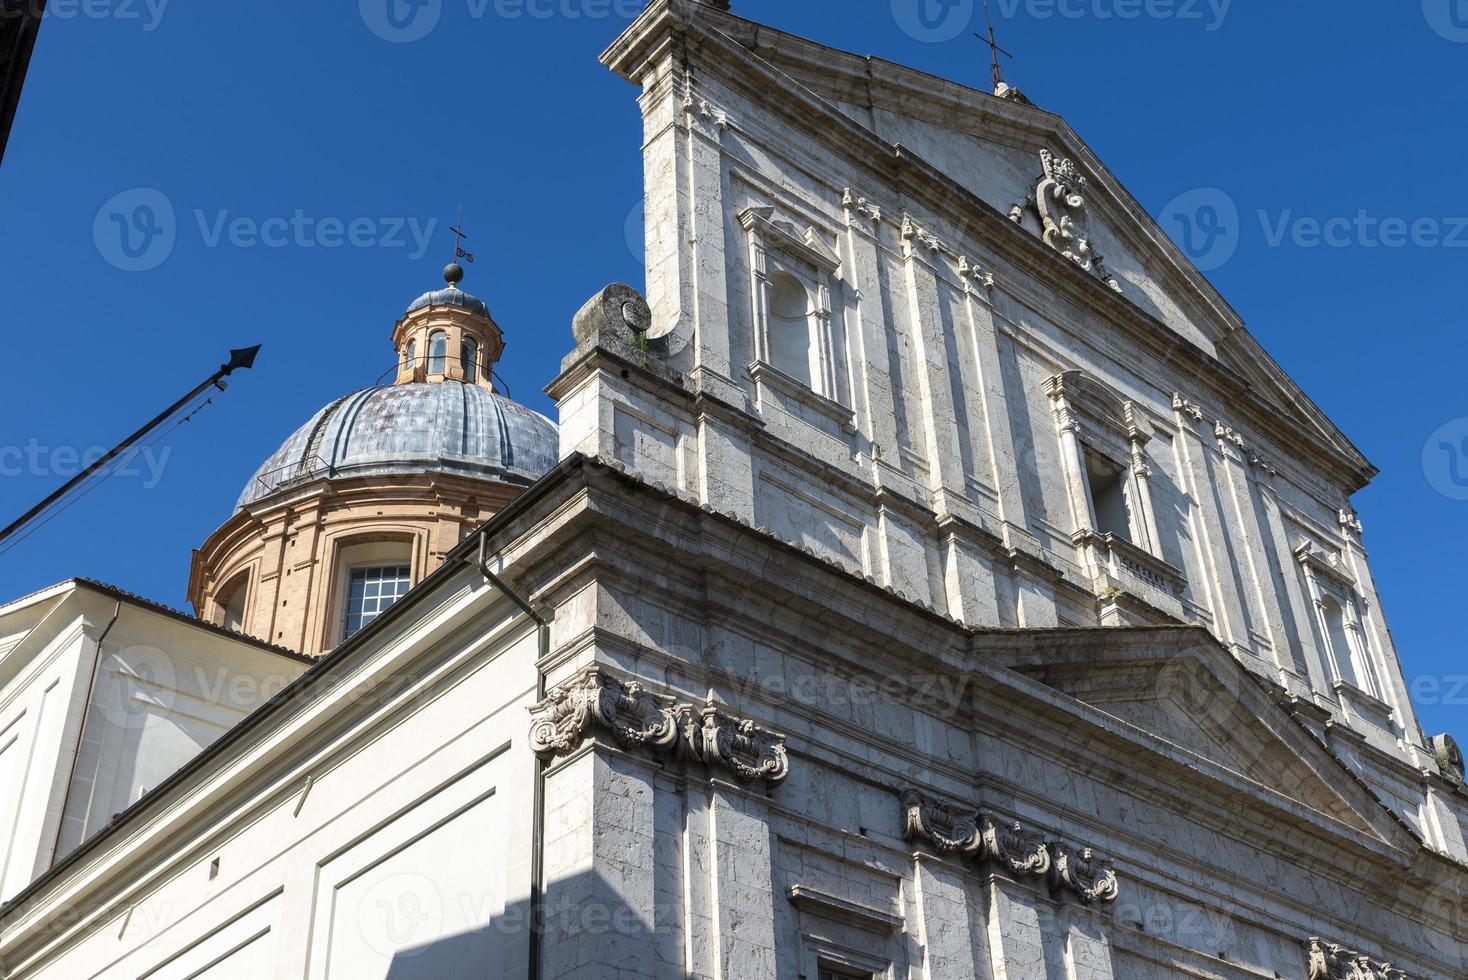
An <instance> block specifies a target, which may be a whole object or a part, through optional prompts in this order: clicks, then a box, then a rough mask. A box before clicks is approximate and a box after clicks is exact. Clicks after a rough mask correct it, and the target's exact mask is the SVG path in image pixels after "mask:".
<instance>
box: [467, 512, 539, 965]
mask: <svg viewBox="0 0 1468 980" xmlns="http://www.w3.org/2000/svg"><path fill="white" fill-rule="evenodd" d="M469 563H470V564H472V565H473V566H474V567H475V568H477V569H478V570H479V574H481V575H483V576H484V579H485V581H487V582H488V583H489V584H490V585H492V586H494V587H495V588H496V589H498V590H499V592H500V593H501V594H502V595H504V596H506V597H508V598H509V600H510V601H511V602H513V603H514V604H515V605H517V606H519V607H520V609H521V610H523V611H524V613H525V615H527V616H529V617H530V618H531V620H532V621H533V622H534V623H535V625H536V634H537V636H538V638H539V645H538V651H537V655H536V658H535V700H536V702H537V703H539V702H540V701H543V700H545V693H546V684H545V671H544V670H542V669H541V666H540V665H541V664H542V663H544V662H545V657H546V654H548V653H550V624H549V623H548V622H546V620H545V617H543V616H542V615H540V613H539V612H537V611H536V610H535V607H534V606H532V605H531V604H530V600H528V599H526V598H525V597H524V596H522V595H521V594H520V593H519V592H517V591H515V590H514V589H512V588H511V587H510V586H509V584H508V583H506V582H505V580H504V579H502V578H500V577H499V576H498V575H496V574H495V572H494V569H492V568H490V567H489V532H488V531H480V532H479V549H478V552H477V554H476V556H475V557H474V558H473V559H471V560H470V561H469ZM531 811H532V815H531V828H530V949H529V951H528V952H529V963H528V967H529V969H528V971H527V972H528V975H529V978H530V980H541V971H542V967H541V962H540V941H541V935H542V933H543V923H542V922H541V901H542V896H543V894H544V889H545V847H544V843H545V762H544V761H543V760H541V759H536V760H535V784H534V788H533V790H532V799H531Z"/></svg>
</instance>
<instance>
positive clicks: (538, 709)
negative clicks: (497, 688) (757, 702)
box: [530, 667, 790, 789]
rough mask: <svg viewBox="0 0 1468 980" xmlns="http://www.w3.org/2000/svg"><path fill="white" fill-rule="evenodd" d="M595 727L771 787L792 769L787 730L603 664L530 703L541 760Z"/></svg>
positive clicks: (575, 744)
mask: <svg viewBox="0 0 1468 980" xmlns="http://www.w3.org/2000/svg"><path fill="white" fill-rule="evenodd" d="M597 732H605V733H606V734H608V735H610V736H611V737H612V739H614V740H615V741H616V743H617V744H618V745H619V746H621V747H622V748H624V749H631V750H642V751H645V752H647V753H649V754H651V755H653V756H656V757H660V758H663V759H668V760H674V759H692V760H694V761H697V762H699V763H702V764H703V765H705V766H708V767H710V768H715V767H717V768H722V769H726V770H728V771H729V772H731V773H733V775H734V777H735V778H736V779H738V780H739V781H740V782H744V783H757V784H760V785H763V786H765V787H767V788H771V789H773V788H774V787H775V786H778V785H779V784H780V783H781V782H783V781H784V779H785V777H786V776H788V775H789V774H790V757H789V754H788V753H787V752H786V750H785V736H784V735H781V734H778V733H776V732H771V731H769V730H767V729H764V728H761V727H759V726H758V725H756V724H755V723H754V722H752V721H750V720H748V719H745V718H738V717H735V716H733V715H731V714H729V713H727V712H725V711H724V710H723V709H722V708H721V707H719V706H718V705H717V704H715V703H714V702H713V700H712V698H710V700H709V701H708V702H706V703H705V704H704V706H703V707H702V708H694V707H692V706H691V705H688V704H684V703H680V702H677V701H675V700H674V699H673V698H671V697H668V696H666V695H661V694H654V693H653V692H651V691H648V690H646V689H645V688H644V687H643V686H642V685H641V684H639V683H637V682H635V681H623V680H621V679H619V678H616V677H613V676H612V675H611V674H608V673H607V672H606V671H604V670H603V669H602V668H601V667H589V668H587V669H586V670H584V671H582V672H581V673H580V674H578V675H576V676H575V677H573V678H571V679H570V680H568V681H566V682H565V683H563V684H561V685H559V686H558V687H556V688H555V689H554V690H553V691H551V692H550V693H549V694H548V695H547V696H546V697H545V699H544V700H542V701H541V702H540V703H539V704H537V705H535V706H534V707H532V708H531V709H530V748H531V751H533V752H534V753H535V754H536V755H538V756H540V757H541V758H542V759H547V760H549V759H555V758H558V757H563V756H567V755H570V754H571V753H573V752H575V751H576V750H577V749H579V748H580V747H581V745H582V744H583V743H584V742H585V741H586V740H587V739H588V738H590V737H592V736H593V735H595V734H596V733H597Z"/></svg>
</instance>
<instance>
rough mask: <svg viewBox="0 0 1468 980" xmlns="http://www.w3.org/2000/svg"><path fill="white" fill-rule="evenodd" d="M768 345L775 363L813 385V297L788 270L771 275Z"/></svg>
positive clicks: (787, 372)
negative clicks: (811, 331) (811, 299)
mask: <svg viewBox="0 0 1468 980" xmlns="http://www.w3.org/2000/svg"><path fill="white" fill-rule="evenodd" d="M769 349H770V365H771V366H772V367H774V368H776V369H777V370H779V371H781V372H782V373H784V374H788V375H789V376H790V377H792V378H794V379H795V380H796V381H799V382H800V383H801V384H803V385H805V386H806V387H807V388H808V387H810V384H811V370H810V349H811V344H810V297H809V296H808V295H807V294H806V291H805V287H804V286H802V285H801V284H800V280H798V279H796V278H795V277H794V276H792V275H790V274H789V273H787V272H777V273H775V274H774V275H773V276H772V277H771V278H770V326H769Z"/></svg>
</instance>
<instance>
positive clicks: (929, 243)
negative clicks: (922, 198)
mask: <svg viewBox="0 0 1468 980" xmlns="http://www.w3.org/2000/svg"><path fill="white" fill-rule="evenodd" d="M914 239H916V240H917V241H918V242H920V243H921V244H922V246H923V247H924V248H926V249H927V250H928V251H929V252H932V253H934V254H937V253H938V252H941V251H943V250H944V246H943V242H942V241H941V240H940V239H939V238H938V236H937V235H934V234H931V233H929V232H928V231H927V229H925V228H923V227H922V226H921V225H919V224H918V223H917V222H916V221H913V220H912V215H910V214H904V215H903V216H902V240H903V241H904V242H907V243H908V247H909V248H911V246H912V241H913V240H914Z"/></svg>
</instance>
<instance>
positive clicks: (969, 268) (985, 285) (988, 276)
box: [958, 255, 994, 291]
mask: <svg viewBox="0 0 1468 980" xmlns="http://www.w3.org/2000/svg"><path fill="white" fill-rule="evenodd" d="M958 278H960V279H962V280H963V281H964V282H965V283H972V284H973V285H975V286H978V287H979V288H980V289H983V290H986V291H987V290H990V289H993V288H994V273H992V272H990V271H989V270H988V269H985V268H984V267H983V266H981V265H979V264H978V263H977V262H972V263H971V262H969V260H968V256H966V255H965V256H960V257H959V259H958Z"/></svg>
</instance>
